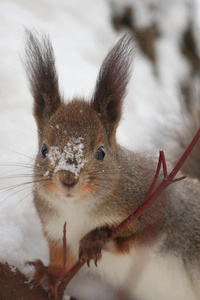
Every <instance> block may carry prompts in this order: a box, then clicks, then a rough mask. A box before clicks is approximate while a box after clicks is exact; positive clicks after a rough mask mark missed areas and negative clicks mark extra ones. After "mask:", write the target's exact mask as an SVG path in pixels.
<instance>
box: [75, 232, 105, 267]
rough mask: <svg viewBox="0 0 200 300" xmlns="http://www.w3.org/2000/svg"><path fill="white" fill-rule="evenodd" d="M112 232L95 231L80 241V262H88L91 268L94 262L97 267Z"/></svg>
mask: <svg viewBox="0 0 200 300" xmlns="http://www.w3.org/2000/svg"><path fill="white" fill-rule="evenodd" d="M109 233H110V230H109V229H107V228H100V229H94V230H92V231H90V232H89V233H87V234H86V235H85V236H84V237H83V238H82V239H81V241H80V247H79V260H80V261H82V262H86V263H87V265H88V267H90V260H94V264H95V266H96V267H97V262H98V261H99V260H100V259H101V256H102V254H101V251H102V248H103V247H104V245H105V243H106V241H107V238H108V234H109Z"/></svg>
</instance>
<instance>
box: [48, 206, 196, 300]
mask: <svg viewBox="0 0 200 300" xmlns="http://www.w3.org/2000/svg"><path fill="white" fill-rule="evenodd" d="M52 203H53V206H54V209H55V208H56V213H55V214H54V215H53V217H52V218H51V221H50V222H48V226H47V227H46V231H47V232H48V235H49V237H50V238H51V239H53V240H60V241H61V240H62V235H63V225H64V223H65V222H67V242H68V245H70V246H71V249H72V251H73V253H74V255H75V256H77V258H78V249H79V241H80V239H81V238H82V237H83V236H84V235H85V234H86V233H88V232H89V231H90V230H92V229H94V228H95V227H96V226H97V224H95V221H94V220H92V219H91V218H90V217H89V214H88V206H87V205H84V204H81V205H80V203H75V202H73V201H68V202H67V203H66V202H64V201H63V202H61V201H59V202H56V201H52ZM160 242H161V240H160V241H159V242H158V243H157V245H153V246H151V247H148V248H147V247H146V248H145V247H138V248H135V249H133V250H132V251H131V253H130V254H128V255H115V254H113V253H110V252H107V251H104V250H103V255H102V259H101V261H100V262H99V263H98V267H95V266H94V264H93V263H92V262H91V264H90V266H91V267H90V270H89V271H90V272H94V273H98V274H99V275H100V276H101V277H102V279H103V280H106V281H107V282H109V283H111V284H112V285H114V286H115V287H116V288H121V289H122V290H124V291H125V292H126V293H127V294H128V295H129V296H128V299H129V297H133V299H135V298H134V297H136V299H137V300H157V299H159V300H169V299H170V300H188V299H189V300H198V299H199V297H200V295H197V294H195V293H197V291H196V292H195V291H194V287H193V286H192V283H191V281H190V279H189V277H188V276H187V273H186V270H185V268H184V265H183V264H182V263H181V261H180V260H179V259H177V258H174V257H172V256H169V255H163V256H161V255H160V254H159V251H158V246H159V244H160ZM84 268H85V269H86V268H87V266H84ZM130 299H132V298H130Z"/></svg>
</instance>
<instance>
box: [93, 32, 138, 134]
mask: <svg viewBox="0 0 200 300" xmlns="http://www.w3.org/2000/svg"><path fill="white" fill-rule="evenodd" d="M133 49H134V47H133V36H132V34H131V33H128V34H125V35H124V36H123V37H122V38H121V39H120V40H119V41H118V42H117V44H116V45H115V46H114V47H113V48H112V49H111V50H110V52H109V53H108V55H107V56H106V58H105V59H104V61H103V64H102V66H101V69H100V72H99V76H98V79H97V83H96V88H95V92H94V96H93V100H92V106H93V107H94V109H95V110H96V112H97V113H98V114H99V115H100V117H101V120H102V122H103V124H104V126H105V129H106V131H107V133H108V135H109V137H110V138H111V139H112V137H113V136H115V131H116V128H117V126H118V123H119V120H120V118H121V113H122V102H123V99H124V97H125V95H126V87H127V84H128V82H129V78H130V73H131V63H132V58H133Z"/></svg>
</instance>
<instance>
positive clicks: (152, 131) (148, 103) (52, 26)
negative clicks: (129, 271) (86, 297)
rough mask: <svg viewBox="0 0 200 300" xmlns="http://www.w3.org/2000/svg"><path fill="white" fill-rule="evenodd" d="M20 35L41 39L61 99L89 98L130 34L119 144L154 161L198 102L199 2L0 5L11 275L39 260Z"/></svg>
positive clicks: (0, 231) (0, 168)
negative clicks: (51, 55)
mask: <svg viewBox="0 0 200 300" xmlns="http://www.w3.org/2000/svg"><path fill="white" fill-rule="evenodd" d="M25 28H28V29H31V30H32V29H34V30H37V31H38V32H41V31H43V32H46V33H47V34H49V36H50V39H51V41H52V44H53V47H54V51H55V57H56V65H57V70H58V74H59V82H60V90H61V91H62V93H63V94H64V96H65V99H66V101H69V100H70V99H72V98H73V96H75V95H80V96H82V97H85V98H86V99H90V96H91V95H92V92H93V89H94V85H95V80H96V77H97V74H98V70H99V68H100V65H101V62H102V60H103V58H104V57H105V55H106V54H107V51H108V50H109V49H110V47H112V45H113V44H114V43H115V42H116V41H117V40H118V39H119V37H120V36H121V35H122V34H123V33H125V32H126V31H132V32H133V33H134V36H135V45H134V49H135V51H134V61H133V76H132V78H131V81H130V84H129V87H128V93H127V98H126V101H125V103H124V114H123V118H122V122H121V124H120V127H119V129H118V132H117V135H118V140H119V141H120V143H121V144H123V145H124V146H127V147H128V148H130V149H132V150H136V151H139V150H140V151H143V152H148V153H151V154H153V155H157V153H158V149H159V148H160V147H163V148H164V150H165V149H168V148H169V149H170V147H173V143H172V142H171V140H170V136H172V135H173V132H174V131H175V130H178V128H183V127H184V126H185V127H187V126H189V125H188V123H187V120H185V118H184V113H183V111H184V108H185V107H187V109H188V110H191V107H194V103H197V104H198V101H199V99H200V98H199V86H200V85H199V71H200V60H199V58H200V0H168V1H166V0H101V1H99V0H75V1H74V0H59V1H56V0H34V1H30V0H29V1H28V0H18V1H15V0H1V1H0V176H1V179H0V189H1V190H0V216H1V217H0V240H1V243H0V260H1V261H8V262H10V263H11V264H13V265H15V266H19V267H21V266H22V265H23V261H24V260H28V259H29V260H30V259H35V258H41V259H43V261H44V262H45V263H47V262H48V257H47V255H46V253H47V251H48V250H47V245H46V243H45V241H44V239H43V236H42V232H41V226H40V222H39V220H38V218H37V215H36V213H35V210H34V207H33V205H32V195H31V191H32V186H31V172H32V169H31V167H32V163H33V160H34V155H35V154H36V152H37V132H36V125H35V122H34V119H33V117H32V98H31V95H30V93H29V90H28V84H27V79H26V76H25V71H24V69H23V57H24V46H25V30H24V29H25ZM197 107H198V105H197ZM198 123H199V121H198ZM198 126H199V125H198ZM169 133H170V134H169ZM166 155H167V154H166ZM24 167H25V168H26V170H25V171H24ZM24 183H25V184H24ZM38 245H40V246H39V247H38ZM91 299H93V298H91ZM107 299H109V297H107Z"/></svg>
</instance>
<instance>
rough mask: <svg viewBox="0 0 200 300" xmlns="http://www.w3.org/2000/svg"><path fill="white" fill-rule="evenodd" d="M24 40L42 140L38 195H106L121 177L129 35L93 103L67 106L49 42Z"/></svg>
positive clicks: (113, 54) (108, 63)
mask: <svg viewBox="0 0 200 300" xmlns="http://www.w3.org/2000/svg"><path fill="white" fill-rule="evenodd" d="M26 37H27V47H26V54H27V60H26V71H27V74H28V78H29V83H30V89H31V92H32V95H33V98H34V109H33V112H34V117H35V120H36V123H37V127H38V137H39V151H38V155H37V158H36V163H35V181H36V182H38V187H39V188H38V190H39V189H40V188H41V189H40V190H41V191H43V192H44V191H45V193H47V194H49V195H50V194H51V196H52V195H54V196H55V198H62V199H65V198H70V197H71V198H73V199H75V201H78V200H80V199H83V198H88V196H89V197H90V196H91V195H95V196H96V197H97V198H98V197H100V196H102V195H106V191H105V190H106V187H107V186H109V189H112V186H113V187H114V185H115V183H116V180H117V179H118V177H119V172H120V169H119V167H120V166H119V165H118V160H117V157H116V137H115V136H116V129H117V126H118V124H119V121H120V118H121V114H122V102H123V99H124V97H125V94H126V87H127V83H128V80H129V75H130V66H131V62H132V49H133V46H132V41H133V38H132V36H131V34H126V35H124V36H123V37H122V38H121V39H120V40H119V41H118V43H117V44H116V45H115V46H114V47H113V48H112V49H111V51H110V52H109V53H108V55H107V56H106V58H105V60H104V61H103V64H102V66H101V69H100V72H99V75H98V78H97V83H96V87H95V91H94V93H93V96H92V99H91V100H90V101H88V102H87V101H84V100H83V99H77V98H75V99H73V100H72V101H70V102H66V103H65V102H64V100H63V98H62V96H61V94H60V91H59V87H58V76H57V72H56V68H55V59H54V53H53V49H52V45H51V43H50V41H49V39H48V37H47V36H42V37H38V36H37V35H34V34H33V33H31V32H29V31H27V32H26ZM36 187H37V185H36Z"/></svg>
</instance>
